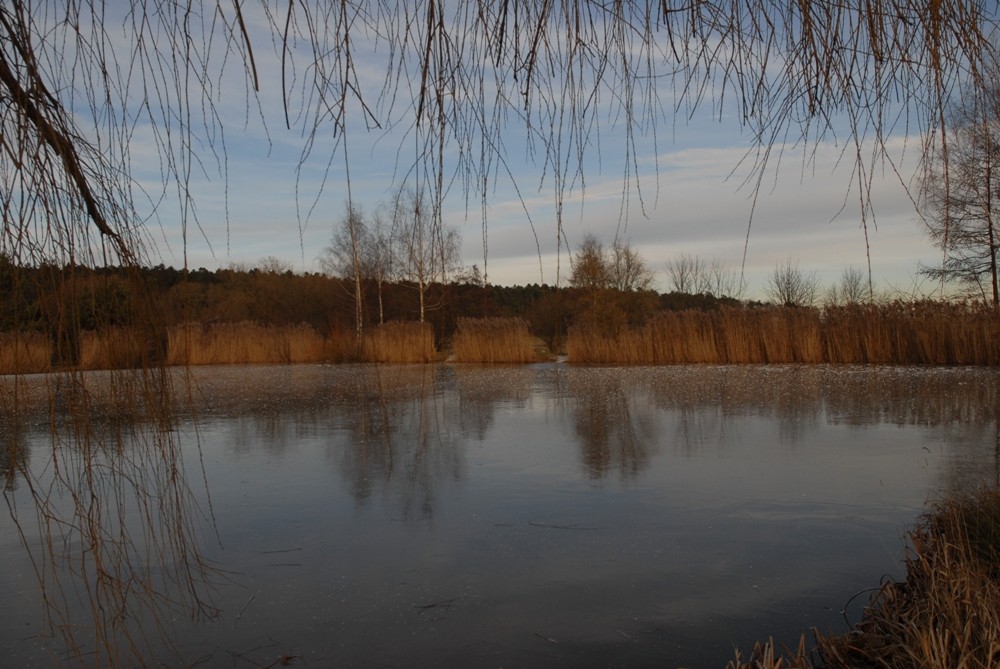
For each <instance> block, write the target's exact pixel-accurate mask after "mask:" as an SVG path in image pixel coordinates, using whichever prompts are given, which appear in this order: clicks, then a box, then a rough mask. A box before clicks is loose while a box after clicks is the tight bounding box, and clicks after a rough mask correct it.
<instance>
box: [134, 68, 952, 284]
mask: <svg viewBox="0 0 1000 669" xmlns="http://www.w3.org/2000/svg"><path fill="white" fill-rule="evenodd" d="M258 67H259V69H260V73H261V80H262V86H261V89H262V91H263V92H262V94H261V98H262V109H263V113H264V123H266V130H265V126H264V124H263V123H261V121H260V120H259V119H257V118H255V116H254V114H253V113H251V114H250V115H247V114H246V110H245V104H244V102H245V99H244V97H243V94H242V84H241V83H240V82H238V81H235V82H233V83H232V92H231V93H226V94H225V95H223V96H222V98H221V99H220V102H219V107H220V112H221V115H222V117H223V118H224V119H225V120H226V121H227V126H226V145H227V157H226V164H225V169H226V173H227V177H228V178H227V179H223V177H222V176H221V175H219V174H216V173H214V166H213V165H212V164H211V161H209V169H208V175H207V177H206V178H202V177H196V178H194V179H193V180H192V187H193V191H194V194H195V198H196V202H197V206H198V220H199V222H200V229H196V228H195V227H193V225H189V229H188V234H187V243H186V251H187V262H188V265H189V267H191V268H197V267H207V268H210V269H215V268H218V267H225V266H227V265H230V264H233V263H237V264H247V265H253V264H255V263H256V262H257V261H258V260H259V259H261V258H263V257H266V256H274V257H277V258H278V259H280V260H282V261H284V262H287V263H288V264H289V265H290V266H291V267H292V268H293V269H294V270H296V271H318V270H319V264H318V262H317V258H318V257H319V255H320V254H321V253H322V250H323V248H324V246H326V244H327V243H328V241H329V238H330V236H331V233H332V231H333V229H334V225H335V223H336V222H337V220H338V219H339V218H340V217H341V215H342V214H343V212H344V208H345V204H346V201H347V198H348V190H347V173H348V169H349V172H350V181H351V193H350V194H351V198H352V201H353V203H354V204H355V205H356V206H361V207H362V208H364V209H366V210H371V209H372V208H374V207H375V206H376V205H377V204H378V202H379V201H380V200H385V201H388V200H389V199H390V198H391V196H392V193H393V192H394V191H395V190H396V189H397V188H398V187H399V186H400V184H401V182H402V175H401V173H400V172H401V170H402V169H403V168H404V167H405V166H407V165H408V164H409V160H411V159H410V156H411V155H412V148H411V146H410V145H411V144H412V139H411V138H409V137H407V136H406V135H405V133H404V132H403V131H402V130H397V131H391V132H382V131H378V130H376V131H369V130H366V129H365V128H364V127H363V123H362V122H361V120H360V118H357V119H356V118H352V117H350V116H349V117H348V127H347V133H346V134H345V135H344V136H343V137H341V139H346V142H347V144H346V146H347V149H348V154H347V156H348V157H347V160H346V161H345V159H344V153H343V145H342V144H336V143H335V140H334V138H333V137H332V136H330V137H323V136H320V138H319V139H318V141H317V146H316V149H315V151H314V153H313V155H312V157H311V158H310V159H309V160H308V161H307V162H306V163H305V164H304V165H303V167H302V170H301V171H300V172H299V174H298V180H297V174H296V165H297V163H298V160H299V152H300V150H301V146H302V143H303V141H304V140H303V135H302V131H301V130H300V129H299V128H297V127H295V126H294V125H293V129H291V130H289V129H287V128H286V127H285V123H284V116H283V112H282V107H281V103H280V98H279V97H277V96H278V95H279V94H280V84H279V81H280V73H279V71H278V69H277V61H276V60H275V59H266V58H258ZM374 69H375V70H377V68H374ZM223 83H224V84H225V83H226V82H225V81H223ZM245 119H246V120H245ZM518 123H519V122H518V121H517V120H512V121H511V125H510V128H509V133H508V135H507V136H505V141H506V143H507V147H506V148H507V152H508V153H507V160H508V164H509V165H511V166H513V169H514V170H516V179H517V187H518V189H519V193H520V196H518V192H517V191H515V190H514V188H513V187H512V186H511V184H510V183H509V181H508V180H506V178H505V177H504V176H503V175H500V177H499V179H498V180H497V181H496V183H494V184H491V190H490V196H489V199H488V203H487V207H486V214H487V222H486V230H487V235H488V244H487V246H488V257H487V262H486V266H487V269H488V275H489V280H490V281H491V282H492V283H497V284H525V283H536V282H537V283H541V282H546V283H550V284H554V283H556V281H557V279H558V280H560V281H561V282H563V283H565V281H566V279H567V278H568V275H569V256H568V254H567V249H566V248H565V246H564V247H563V249H562V255H561V259H560V260H558V262H557V252H556V237H557V233H556V231H557V226H556V214H555V196H554V184H553V180H552V177H551V174H550V173H549V174H546V176H545V178H544V179H543V178H542V174H543V173H542V171H541V166H540V165H538V164H533V163H532V161H531V160H530V159H529V157H528V156H527V155H526V151H525V149H524V147H523V144H521V142H522V141H523V135H524V130H523V126H519V125H518ZM403 126H405V123H403V124H401V125H400V127H403ZM134 143H135V146H134V147H133V149H132V152H133V157H134V158H136V157H137V159H136V164H137V165H138V166H139V167H140V169H139V170H138V172H137V175H138V176H139V178H140V179H141V180H142V181H143V182H144V183H146V184H147V187H149V188H151V189H155V188H156V186H155V183H156V176H155V169H150V170H148V171H146V172H144V171H143V169H142V168H143V166H144V165H149V166H153V165H155V163H154V162H153V161H155V158H154V157H153V156H152V153H151V147H150V145H149V144H148V138H147V140H146V145H145V146H144V145H143V137H142V133H141V131H140V132H139V133H137V136H136V139H135V140H134ZM889 143H890V145H892V146H893V147H895V150H896V158H897V159H899V161H900V165H901V166H902V174H903V176H904V178H907V179H908V178H909V177H910V176H911V174H912V171H913V170H914V169H915V167H916V161H915V160H913V159H914V158H915V157H916V154H917V153H918V151H919V138H912V137H911V138H910V139H909V146H908V148H907V149H906V152H904V146H905V143H904V140H903V138H890V140H889ZM623 145H624V140H623V135H622V131H621V128H620V127H615V126H613V125H611V124H609V123H607V122H604V123H603V125H602V134H601V137H600V150H599V151H598V147H597V146H596V145H595V146H591V147H589V149H588V151H589V153H588V157H587V158H586V160H585V164H584V168H585V175H586V188H585V189H580V188H579V187H575V188H573V189H571V190H569V191H567V193H566V195H565V206H564V213H563V228H564V235H565V239H566V241H568V243H569V245H570V246H571V247H574V248H575V246H576V245H577V244H578V243H579V242H580V240H581V239H582V238H583V236H584V235H585V234H591V233H592V234H595V235H596V236H597V237H598V238H599V239H601V240H602V241H603V242H605V243H606V244H610V243H611V242H612V240H613V239H614V238H615V235H616V233H620V234H621V235H622V237H623V238H624V239H627V240H628V241H629V242H630V243H631V244H632V245H633V247H634V248H636V249H637V250H638V251H639V252H640V253H641V254H642V256H643V257H644V258H645V260H646V262H647V264H648V265H649V267H650V268H651V269H652V270H654V272H656V274H657V284H656V285H657V287H658V288H659V289H661V290H665V289H667V287H668V283H667V279H666V276H665V271H664V269H665V265H666V263H667V262H668V261H670V260H671V259H673V258H676V257H677V256H679V255H680V254H682V253H686V254H693V255H697V256H699V257H701V258H702V259H704V260H706V261H708V260H711V259H713V258H717V259H719V260H721V261H723V262H724V263H726V264H727V265H729V266H730V267H732V268H733V269H734V270H735V271H739V270H740V268H741V267H742V268H743V271H744V273H745V278H746V281H747V284H748V293H747V294H748V296H759V295H761V294H762V292H763V287H764V285H765V282H766V278H767V276H768V275H769V274H770V272H771V271H772V270H773V269H774V267H775V266H776V265H778V264H780V263H784V262H786V261H787V260H791V261H792V262H793V263H798V265H799V266H800V268H801V269H802V270H804V271H807V272H812V271H815V272H816V274H817V276H818V278H819V279H820V281H821V282H822V283H823V284H824V285H830V284H832V283H834V282H836V280H837V279H838V278H839V276H840V274H841V272H842V271H843V270H844V269H845V268H846V267H848V266H854V267H857V268H861V269H864V270H867V266H868V260H867V258H866V241H865V235H864V231H863V230H862V227H861V216H860V211H861V208H860V203H859V197H858V190H857V184H856V183H853V184H852V170H853V168H854V162H853V159H852V158H851V156H850V155H848V156H847V157H846V158H844V159H843V160H841V159H840V158H841V151H842V149H843V146H836V145H833V144H821V145H819V147H818V148H817V149H816V151H815V154H814V160H813V162H812V163H810V164H809V165H803V149H802V148H801V147H791V148H789V150H788V152H787V155H786V156H785V157H784V159H783V162H782V163H781V165H780V166H776V165H772V166H771V167H770V168H769V170H770V171H769V172H768V173H767V177H768V178H767V179H766V180H765V183H764V185H763V186H762V188H761V190H760V192H759V194H758V198H757V203H756V207H755V209H753V207H752V196H753V192H752V189H750V188H747V187H743V188H741V182H742V177H743V176H745V171H744V172H739V171H737V173H735V174H732V172H733V170H734V169H736V168H737V166H738V165H739V163H740V159H741V158H742V157H743V155H744V153H745V152H746V151H747V149H748V147H749V146H750V139H749V138H748V137H747V136H745V134H743V133H742V132H741V131H740V128H739V127H738V126H736V125H734V124H732V123H729V122H727V121H726V120H725V119H724V118H723V120H719V118H718V115H712V113H711V111H709V110H707V109H706V110H705V112H704V114H703V115H695V117H694V118H693V119H692V120H689V121H685V120H677V121H676V122H675V121H674V119H671V118H666V119H663V121H662V123H661V125H660V127H659V128H658V137H657V142H656V144H655V145H654V143H653V142H652V140H651V138H649V137H647V138H644V139H643V141H641V142H640V144H639V146H640V152H641V153H640V155H638V156H637V157H636V162H637V164H638V166H639V170H640V173H639V175H638V177H633V182H632V183H631V184H630V188H629V189H628V190H629V191H630V192H629V193H628V194H627V199H626V201H625V203H624V204H623V190H625V188H624V185H623V174H624V171H625V162H624V160H623V158H624V156H623V155H622V154H623V149H622V148H621V147H622V146H623ZM331 151H335V152H336V153H335V155H334V156H333V157H332V159H331V156H330V152H331ZM207 156H208V154H207V153H206V154H205V157H207ZM904 156H908V157H909V159H907V158H906V157H904ZM327 170H328V172H327ZM886 172H887V173H886V174H885V175H884V177H878V178H876V179H875V180H874V182H873V189H872V195H871V202H872V206H873V207H874V213H875V219H874V221H872V220H869V230H868V244H869V248H870V254H871V267H872V272H873V279H874V281H875V286H876V289H881V290H886V289H896V290H902V291H907V292H909V291H913V290H919V291H921V292H929V291H932V290H934V289H935V288H936V286H934V285H927V284H926V283H920V284H919V285H917V279H916V271H917V267H918V262H923V263H925V264H933V263H934V262H935V261H936V260H937V258H938V252H937V251H936V250H935V249H934V248H933V247H932V246H931V245H930V243H929V242H928V241H927V238H926V236H925V235H924V234H923V232H922V226H921V224H920V222H919V220H918V217H917V213H916V211H915V210H914V207H913V204H912V202H911V201H910V199H909V197H908V196H907V194H906V192H905V190H904V189H903V187H902V186H901V185H900V183H899V177H898V176H897V175H896V174H894V173H892V172H891V171H889V170H888V169H887V170H886ZM324 173H325V174H326V176H325V185H322V184H324ZM635 178H637V179H638V182H639V184H640V185H641V189H642V201H641V202H640V197H639V195H638V194H637V192H636V191H635V188H634V186H635V181H634V179H635ZM321 185H322V190H321ZM460 190H461V189H460V188H458V187H456V188H453V190H452V192H450V193H449V196H448V198H447V200H446V201H445V203H444V207H445V213H444V222H445V224H446V225H449V226H452V227H456V228H458V229H459V230H460V232H461V234H462V239H463V246H462V256H463V262H464V264H465V265H472V264H477V265H478V266H479V267H480V268H482V267H483V265H484V259H483V238H482V230H483V221H482V211H481V208H480V202H479V201H478V199H476V197H475V196H473V199H472V201H471V202H470V203H469V204H468V208H467V206H466V201H465V198H464V197H463V196H462V193H461V192H459V191H460ZM522 200H523V201H522ZM525 210H527V214H526V212H525ZM751 211H753V212H754V213H753V221H752V227H751V228H750V231H749V237H748V235H747V233H748V225H750V216H751ZM623 212H626V213H623ZM529 215H530V220H529ZM177 220H178V216H177V215H176V209H175V208H173V207H172V206H171V204H170V203H169V202H168V203H167V204H165V205H163V206H161V208H160V210H159V219H158V223H157V222H154V223H152V224H151V227H150V233H151V237H152V240H153V242H154V244H155V248H154V249H153V250H152V253H151V257H152V259H153V260H154V261H160V262H163V263H164V264H167V265H174V266H177V267H179V266H182V265H183V263H184V249H185V243H184V242H183V241H182V237H181V232H180V226H179V224H178V223H177ZM536 239H537V244H536ZM747 240H749V241H747ZM570 250H572V248H571V249H570ZM539 251H540V253H539ZM744 254H745V262H744ZM557 265H558V266H559V269H558V277H557Z"/></svg>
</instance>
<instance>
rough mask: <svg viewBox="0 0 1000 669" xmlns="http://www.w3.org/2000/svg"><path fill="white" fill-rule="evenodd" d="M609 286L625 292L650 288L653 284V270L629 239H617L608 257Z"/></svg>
mask: <svg viewBox="0 0 1000 669" xmlns="http://www.w3.org/2000/svg"><path fill="white" fill-rule="evenodd" d="M606 264H607V277H608V286H609V287H610V288H614V289H616V290H620V291H622V292H623V293H627V292H631V291H636V290H649V288H650V286H652V285H653V278H654V277H653V271H652V270H651V269H649V267H648V266H647V265H646V261H645V260H643V258H642V255H641V254H640V253H639V252H638V251H637V250H635V249H634V248H632V244H631V243H630V242H628V241H623V240H621V239H616V240H615V242H614V244H612V245H611V249H610V250H609V251H608V257H607V259H606Z"/></svg>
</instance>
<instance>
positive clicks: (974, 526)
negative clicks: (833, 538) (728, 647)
mask: <svg viewBox="0 0 1000 669" xmlns="http://www.w3.org/2000/svg"><path fill="white" fill-rule="evenodd" d="M910 545H911V547H910V550H909V553H908V556H907V559H906V578H905V579H904V580H903V581H901V582H894V581H890V582H888V583H885V584H884V585H883V586H882V587H881V588H880V589H879V590H878V592H877V594H876V595H875V596H874V597H873V598H872V600H871V602H870V603H869V605H868V607H867V608H866V609H865V612H864V615H863V617H862V620H861V622H860V623H858V624H857V625H855V627H854V628H853V629H852V630H851V631H850V632H848V633H847V634H844V635H841V636H824V635H822V634H820V633H819V632H816V633H815V634H816V648H815V649H814V651H813V653H812V655H813V656H815V658H816V659H815V660H810V659H809V658H807V656H806V653H805V640H804V638H803V640H802V641H801V642H800V645H799V649H798V650H797V651H796V652H795V653H794V654H790V655H785V656H782V654H780V653H778V652H776V651H775V648H774V644H773V643H770V642H769V643H767V644H757V645H756V646H755V647H754V649H753V652H752V653H751V654H750V656H749V658H747V659H746V660H744V659H743V658H742V657H741V655H740V654H739V653H737V655H736V659H735V660H734V661H731V662H730V663H729V664H728V665H726V666H727V669H778V668H779V667H792V668H799V669H809V668H812V667H823V668H824V669H867V668H869V667H881V668H883V669H911V668H913V667H921V668H922V669H953V668H954V667H963V668H967V669H992V668H993V667H997V666H1000V491H997V490H995V489H992V490H988V491H983V492H980V493H978V494H977V495H974V496H970V497H967V498H963V499H955V500H946V501H944V502H941V503H940V504H938V505H937V506H936V507H935V508H934V509H933V510H932V511H931V512H930V513H928V514H927V515H925V516H924V518H923V519H921V522H920V523H918V525H917V526H916V528H914V529H913V530H912V531H911V532H910Z"/></svg>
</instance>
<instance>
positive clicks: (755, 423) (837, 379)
mask: <svg viewBox="0 0 1000 669" xmlns="http://www.w3.org/2000/svg"><path fill="white" fill-rule="evenodd" d="M998 381H1000V378H998V377H997V375H996V373H995V370H971V369H919V368H863V367H843V368H833V367H826V368H824V367H795V366H784V367H781V366H779V367H755V366H747V367H724V366H718V367H713V366H702V367H661V368H635V369H620V368H576V367H564V366H551V365H548V366H545V365H542V366H538V367H516V368H515V367H509V368H507V367H496V368H480V367H474V366H469V367H462V366H440V367H436V368H435V367H423V366H414V367H400V368H393V367H381V368H374V367H322V366H298V367H269V366H262V367H248V368H213V369H207V370H200V369H196V370H193V371H192V387H194V388H196V391H195V394H196V395H198V396H201V395H203V396H204V400H199V403H198V406H199V410H198V415H199V421H198V422H199V428H198V429H199V433H200V438H201V451H200V454H199V452H198V451H196V450H195V440H194V430H193V429H192V426H191V425H190V424H187V425H183V426H182V427H181V430H180V434H181V435H182V439H183V441H184V442H185V444H186V445H187V446H186V448H187V449H188V454H187V459H186V462H187V468H188V476H189V478H190V479H191V481H192V482H193V485H192V489H193V490H194V491H195V492H196V494H198V495H199V496H200V498H202V505H203V508H204V509H206V510H207V509H210V511H211V517H212V518H213V519H214V523H215V528H216V531H217V532H218V536H217V540H215V539H213V538H212V535H211V533H210V532H207V533H206V534H205V537H206V541H205V545H204V548H203V551H204V552H205V554H206V556H207V557H208V558H210V559H211V560H212V561H213V564H215V565H216V566H218V568H219V569H220V570H221V573H222V574H223V575H224V578H222V579H221V580H220V581H219V583H218V587H217V588H216V593H215V594H216V599H217V601H216V603H217V604H218V605H219V606H220V607H221V609H222V614H221V616H220V618H219V619H218V620H217V621H216V622H215V623H213V624H210V625H207V626H206V625H195V624H192V625H187V624H185V623H178V625H179V632H178V634H179V637H178V638H179V640H180V645H181V647H182V649H184V652H185V653H188V654H189V655H191V656H201V655H205V654H211V653H213V652H214V653H216V654H219V653H228V652H229V651H232V652H240V653H244V652H246V653H249V655H247V656H248V657H253V658H255V661H256V660H260V661H263V660H264V659H266V657H270V656H276V655H277V654H280V653H292V654H301V655H303V656H304V657H306V658H308V659H309V661H310V663H312V664H317V665H322V664H324V663H329V662H334V661H336V662H337V663H342V664H345V665H347V666H355V665H359V664H373V663H380V662H381V663H383V664H386V665H398V664H405V665H407V666H419V665H421V664H430V663H432V662H440V663H448V662H453V663H458V664H462V665H464V666H495V665H497V664H508V665H512V666H515V665H516V666H552V665H560V664H562V665H564V666H581V665H586V664H588V663H589V664H592V665H596V666H606V665H607V664H609V663H620V664H628V665H630V666H642V665H646V664H649V665H656V666H678V665H685V666H693V667H697V666H721V665H722V664H723V663H724V662H725V660H726V659H728V658H729V657H730V656H731V651H730V649H731V647H732V645H733V644H738V645H739V646H741V647H743V648H747V647H749V645H750V643H751V642H752V641H753V640H756V639H761V638H766V637H767V636H769V635H774V636H775V637H776V638H777V639H779V640H784V641H793V640H795V639H797V635H798V634H799V633H801V632H803V631H806V630H808V629H809V628H811V627H812V626H814V625H815V626H818V627H819V628H820V629H828V628H833V629H837V628H838V626H839V625H840V624H841V621H842V617H841V615H840V610H841V608H843V607H844V606H845V605H846V604H847V602H848V600H849V598H850V597H851V596H852V595H854V594H855V593H857V592H860V591H862V590H864V589H865V588H869V587H873V586H876V585H877V584H878V582H879V579H880V578H881V577H882V576H883V575H884V574H898V570H899V562H900V559H901V557H902V540H901V537H902V534H903V532H904V530H905V527H906V525H907V524H909V523H912V522H913V521H914V520H915V519H916V517H917V515H918V514H919V513H920V512H921V510H922V509H923V505H924V502H925V501H926V500H927V499H928V498H929V497H933V496H935V495H937V494H939V493H941V492H942V491H945V490H954V489H963V488H967V487H968V486H969V485H970V484H971V482H974V481H976V480H980V479H981V478H983V477H987V478H988V477H990V476H991V473H992V471H993V469H992V465H990V467H983V465H982V463H984V462H989V463H992V462H993V460H994V459H995V457H994V456H993V449H994V448H995V447H996V441H995V439H996V415H995V412H996V406H997V402H996V394H997V390H998V385H1000V384H998ZM29 441H30V442H31V448H32V453H31V460H30V461H31V465H32V467H39V468H40V467H42V466H43V463H44V462H45V459H46V458H45V457H44V453H45V446H44V439H42V438H41V434H33V435H31V437H30V439H29ZM991 458H992V459H991ZM970 463H978V464H976V466H970ZM201 466H203V467H204V476H205V480H206V481H207V487H208V492H209V493H210V497H211V500H210V502H209V500H208V499H207V498H206V497H205V495H204V490H203V489H202V487H200V485H199V483H198V482H199V481H200V480H201V474H202V472H201V470H200V467H201ZM198 491H201V492H198ZM19 492H23V491H19ZM22 507H23V500H22ZM205 529H206V531H207V528H205ZM0 549H2V550H3V556H4V560H5V564H7V565H10V567H8V569H7V572H6V573H5V574H4V575H3V576H2V577H0V578H2V579H3V580H2V581H0V583H2V585H0V587H2V588H3V589H4V592H5V593H6V592H11V593H15V592H16V593H19V594H18V595H16V598H19V599H20V600H27V601H26V606H28V609H26V610H30V609H31V605H30V597H31V593H32V591H31V590H30V589H26V588H25V587H24V582H23V580H22V581H21V582H20V583H15V582H14V581H12V580H11V576H12V575H13V574H20V575H21V578H22V579H23V578H25V573H26V572H25V569H22V568H21V567H19V566H18V565H20V564H21V563H22V560H21V559H20V558H18V555H19V552H18V545H17V540H16V538H15V537H12V535H11V533H10V532H9V531H7V530H5V529H4V530H2V531H0ZM27 578H28V579H29V580H30V573H28V574H27ZM12 596H13V595H12ZM11 601H14V600H11ZM860 604H861V602H855V604H854V605H853V606H852V610H851V611H849V614H850V615H851V616H852V618H856V617H857V615H858V612H859V611H860V608H859V607H860ZM24 615H25V614H24V613H14V612H13V611H12V610H10V609H7V612H6V613H5V614H4V616H3V622H4V623H6V624H5V625H4V628H5V629H8V630H17V629H21V628H22V627H23V626H24V625H25V620H22V619H21V618H24ZM14 618H17V620H14ZM25 636H26V635H25ZM21 638H22V637H20V636H19V637H18V638H17V641H18V644H19V645H23V642H22V641H20V639H21ZM261 639H270V640H272V641H273V644H272V643H271V642H268V643H265V644H261V643H260V640H261ZM549 639H551V640H555V641H558V642H559V643H552V642H551V641H549ZM12 641H13V639H12ZM219 649H224V650H219ZM250 649H257V650H254V651H252V652H251V650H250ZM227 657H228V656H227ZM216 659H218V655H217V656H216Z"/></svg>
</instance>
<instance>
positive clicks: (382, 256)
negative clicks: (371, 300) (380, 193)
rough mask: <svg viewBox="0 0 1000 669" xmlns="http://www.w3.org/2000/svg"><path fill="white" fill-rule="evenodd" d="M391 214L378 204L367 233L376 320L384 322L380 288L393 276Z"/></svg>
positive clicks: (383, 306) (383, 307)
mask: <svg viewBox="0 0 1000 669" xmlns="http://www.w3.org/2000/svg"><path fill="white" fill-rule="evenodd" d="M391 221H392V214H391V213H386V211H385V206H384V205H381V204H380V205H379V206H378V207H376V208H375V211H374V213H373V214H372V216H371V220H370V225H369V231H368V232H369V234H368V242H369V243H368V246H367V257H368V264H369V266H370V268H371V277H372V278H373V279H375V284H376V288H377V294H378V322H379V323H380V324H382V323H385V305H384V303H383V300H382V289H383V288H384V286H385V283H386V282H387V281H391V280H392V279H393V278H394V271H395V264H394V258H393V252H392V250H393V240H392V224H391Z"/></svg>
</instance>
